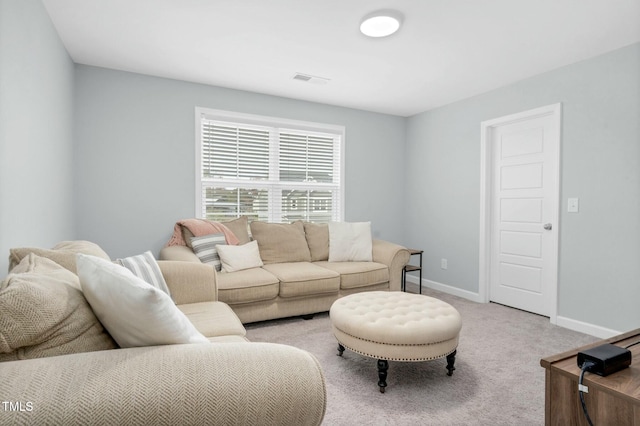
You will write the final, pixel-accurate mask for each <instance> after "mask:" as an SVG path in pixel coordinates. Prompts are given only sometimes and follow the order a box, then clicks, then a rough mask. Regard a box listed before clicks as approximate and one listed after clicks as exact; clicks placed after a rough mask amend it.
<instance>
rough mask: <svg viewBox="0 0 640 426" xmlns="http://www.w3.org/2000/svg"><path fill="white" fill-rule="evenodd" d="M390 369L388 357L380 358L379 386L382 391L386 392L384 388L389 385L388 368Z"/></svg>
mask: <svg viewBox="0 0 640 426" xmlns="http://www.w3.org/2000/svg"><path fill="white" fill-rule="evenodd" d="M388 369H389V363H388V362H387V360H386V359H379V360H378V379H379V380H378V386H379V387H380V392H381V393H384V388H386V387H387V370H388Z"/></svg>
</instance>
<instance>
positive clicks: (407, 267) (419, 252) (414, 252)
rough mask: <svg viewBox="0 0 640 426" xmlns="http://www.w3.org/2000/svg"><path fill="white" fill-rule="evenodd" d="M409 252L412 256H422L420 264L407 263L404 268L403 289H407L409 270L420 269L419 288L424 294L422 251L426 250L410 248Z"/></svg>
mask: <svg viewBox="0 0 640 426" xmlns="http://www.w3.org/2000/svg"><path fill="white" fill-rule="evenodd" d="M408 250H409V254H410V255H411V256H415V255H418V256H420V266H417V265H405V266H404V268H403V269H402V287H401V290H402V291H407V272H413V271H418V272H419V274H420V280H419V281H418V288H419V289H420V294H422V253H423V252H424V250H418V249H408Z"/></svg>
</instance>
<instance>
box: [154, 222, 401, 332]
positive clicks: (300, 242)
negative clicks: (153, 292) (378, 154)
mask: <svg viewBox="0 0 640 426" xmlns="http://www.w3.org/2000/svg"><path fill="white" fill-rule="evenodd" d="M247 222H248V221H247V219H246V217H241V218H239V219H236V220H234V221H229V222H223V223H224V224H225V225H226V226H227V227H228V228H229V229H230V230H231V231H232V232H233V233H234V234H235V235H236V237H237V238H238V240H239V241H240V244H241V245H242V244H248V243H249V242H251V241H257V243H258V247H259V252H260V257H261V259H262V261H263V263H264V264H263V266H260V267H255V268H250V269H244V270H239V271H235V272H224V271H220V272H217V273H216V275H217V280H216V281H217V285H218V297H219V300H220V301H222V302H225V303H226V304H228V305H229V306H230V307H231V308H232V309H233V311H234V312H235V313H236V314H237V315H238V317H239V318H240V320H241V321H242V322H243V323H250V322H255V321H264V320H268V319H274V318H284V317H289V316H297V315H302V316H308V315H311V314H314V313H318V312H326V311H328V310H329V308H330V307H331V304H332V303H333V302H334V301H335V300H337V299H338V298H340V297H342V296H345V295H348V294H353V293H359V292H363V291H374V290H386V291H399V290H400V287H401V278H402V269H403V268H404V266H405V265H406V264H407V262H408V261H409V251H408V250H407V249H406V248H404V247H402V246H400V245H398V244H394V243H391V242H388V241H383V240H377V239H374V240H373V241H372V261H366V262H363V261H358V262H330V261H329V254H330V247H329V246H330V244H329V241H330V236H329V230H328V225H327V224H314V223H309V222H301V221H298V222H294V223H291V224H275V223H266V222H251V223H250V224H248V223H247ZM249 231H250V232H251V233H249ZM181 232H182V233H183V235H182V239H183V240H184V241H185V243H186V244H187V245H172V246H168V247H165V248H163V249H162V250H161V252H160V259H165V260H176V261H186V262H190V263H193V264H201V263H202V262H201V260H200V258H199V257H198V256H197V255H196V254H195V253H194V251H193V249H192V247H190V245H189V244H188V243H189V241H190V240H191V239H192V238H194V235H193V233H191V232H190V230H189V229H188V228H187V227H183V228H182V229H181Z"/></svg>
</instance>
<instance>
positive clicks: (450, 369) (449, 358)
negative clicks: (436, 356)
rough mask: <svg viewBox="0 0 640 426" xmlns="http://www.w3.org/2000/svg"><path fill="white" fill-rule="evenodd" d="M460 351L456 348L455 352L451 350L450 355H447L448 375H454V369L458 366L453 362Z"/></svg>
mask: <svg viewBox="0 0 640 426" xmlns="http://www.w3.org/2000/svg"><path fill="white" fill-rule="evenodd" d="M457 352H458V351H457V350H455V351H453V352H451V353H450V354H449V355H447V370H448V372H447V376H451V375H453V370H455V369H456V368H455V367H454V366H453V364H454V363H455V362H456V353H457Z"/></svg>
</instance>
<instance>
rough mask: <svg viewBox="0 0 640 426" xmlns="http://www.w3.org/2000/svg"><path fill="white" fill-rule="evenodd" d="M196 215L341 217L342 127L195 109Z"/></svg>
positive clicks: (317, 219)
mask: <svg viewBox="0 0 640 426" xmlns="http://www.w3.org/2000/svg"><path fill="white" fill-rule="evenodd" d="M196 116H197V118H198V119H197V129H196V130H197V131H196V133H197V147H196V152H197V155H198V162H197V163H198V169H199V170H197V173H198V179H197V187H198V188H197V194H196V203H197V206H196V208H197V212H196V215H197V216H199V217H203V218H207V219H211V220H228V219H233V218H235V217H238V216H241V215H245V216H249V219H250V220H262V221H269V222H293V221H295V220H304V221H311V222H329V221H332V220H333V221H339V220H342V218H343V201H342V200H343V184H342V168H343V163H342V161H343V155H342V152H343V143H344V128H343V127H340V126H332V125H325V124H317V123H307V122H297V121H291V120H284V119H277V118H271V117H261V116H253V115H246V114H237V113H230V112H225V111H213V110H207V109H204V108H197V109H196Z"/></svg>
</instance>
